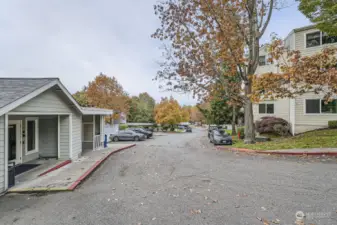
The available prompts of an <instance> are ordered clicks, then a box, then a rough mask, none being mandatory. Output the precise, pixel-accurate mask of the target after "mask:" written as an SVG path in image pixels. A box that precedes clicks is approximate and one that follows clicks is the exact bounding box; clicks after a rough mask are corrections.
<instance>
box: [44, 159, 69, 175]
mask: <svg viewBox="0 0 337 225" xmlns="http://www.w3.org/2000/svg"><path fill="white" fill-rule="evenodd" d="M69 163H71V160H70V159H68V160H66V161H64V162H61V163H59V164H57V165H56V166H54V167H52V168H50V169H48V170H46V171H44V172H43V173H41V174H39V175H38V177H41V176H43V175H46V174H48V173H50V172H52V171H54V170H57V169H59V168H61V167H63V166H65V165H68V164H69Z"/></svg>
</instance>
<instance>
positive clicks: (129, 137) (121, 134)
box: [110, 130, 146, 141]
mask: <svg viewBox="0 0 337 225" xmlns="http://www.w3.org/2000/svg"><path fill="white" fill-rule="evenodd" d="M145 139H146V136H145V135H144V134H140V133H136V132H134V131H132V130H121V131H118V133H116V134H111V135H110V140H111V141H143V140H145Z"/></svg>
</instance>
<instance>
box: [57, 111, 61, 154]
mask: <svg viewBox="0 0 337 225" xmlns="http://www.w3.org/2000/svg"><path fill="white" fill-rule="evenodd" d="M60 122H61V121H60V115H58V116H57V158H58V159H59V158H61V147H60V143H61V141H60V136H61V131H60V128H61V125H60Z"/></svg>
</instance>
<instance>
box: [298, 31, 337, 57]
mask: <svg viewBox="0 0 337 225" xmlns="http://www.w3.org/2000/svg"><path fill="white" fill-rule="evenodd" d="M315 31H319V30H318V29H310V30H305V31H300V32H297V33H296V35H295V49H296V50H299V51H301V54H302V55H303V56H310V55H313V54H315V53H317V52H320V51H321V50H322V49H323V48H325V47H329V46H336V47H337V43H334V44H328V45H320V46H316V47H310V48H307V47H306V34H307V33H312V32H315Z"/></svg>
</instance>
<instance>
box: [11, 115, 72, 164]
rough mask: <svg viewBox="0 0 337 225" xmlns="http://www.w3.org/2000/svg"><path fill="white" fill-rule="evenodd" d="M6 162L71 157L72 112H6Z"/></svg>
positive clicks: (19, 162) (20, 162)
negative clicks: (28, 113)
mask: <svg viewBox="0 0 337 225" xmlns="http://www.w3.org/2000/svg"><path fill="white" fill-rule="evenodd" d="M7 117H8V119H7V123H8V125H7V127H8V157H7V158H8V163H15V165H19V164H23V163H27V162H30V161H32V160H35V159H39V158H55V159H64V160H66V159H71V158H72V155H71V152H70V149H71V144H72V140H71V138H72V134H71V127H72V120H73V119H72V114H30V115H27V114H21V113H10V114H8V116H7Z"/></svg>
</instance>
